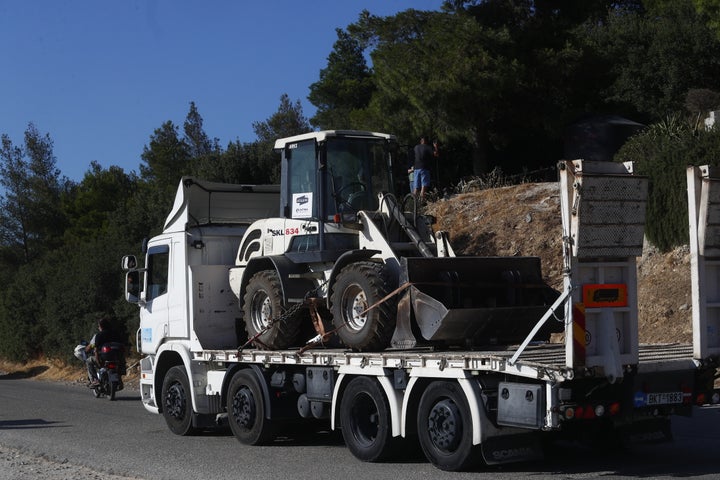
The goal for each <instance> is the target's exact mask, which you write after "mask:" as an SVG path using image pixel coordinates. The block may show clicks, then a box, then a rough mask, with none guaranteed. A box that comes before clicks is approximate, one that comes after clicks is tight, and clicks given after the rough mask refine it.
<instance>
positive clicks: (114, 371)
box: [74, 340, 127, 400]
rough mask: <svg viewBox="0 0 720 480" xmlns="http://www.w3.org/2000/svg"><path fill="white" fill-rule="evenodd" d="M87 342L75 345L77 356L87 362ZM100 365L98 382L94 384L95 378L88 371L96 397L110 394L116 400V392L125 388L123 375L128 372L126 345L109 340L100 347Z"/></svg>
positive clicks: (111, 398) (110, 397) (109, 396)
mask: <svg viewBox="0 0 720 480" xmlns="http://www.w3.org/2000/svg"><path fill="white" fill-rule="evenodd" d="M87 344H88V343H87V342H86V341H84V340H83V341H82V342H80V344H79V345H78V346H77V347H75V352H74V353H75V357H76V358H78V359H79V360H81V361H82V362H83V364H84V363H85V361H86V360H87V353H86V352H85V347H87ZM98 357H99V360H100V365H99V366H98V368H97V369H96V370H97V382H98V383H97V384H93V379H92V378H90V374H89V373H88V374H87V375H88V381H89V382H90V388H92V391H93V395H95V398H100V397H104V396H106V395H107V396H108V398H109V399H110V400H115V393H117V392H119V391H120V390H122V389H123V387H124V385H123V381H122V376H123V375H125V374H127V366H126V362H125V345H123V344H122V343H117V342H109V343H106V344H105V345H103V346H102V347H100V352H99V355H98Z"/></svg>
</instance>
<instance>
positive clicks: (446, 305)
mask: <svg viewBox="0 0 720 480" xmlns="http://www.w3.org/2000/svg"><path fill="white" fill-rule="evenodd" d="M400 264H401V273H400V283H401V284H405V283H406V282H407V284H409V287H408V288H407V289H406V291H405V295H404V296H403V298H401V299H400V301H399V303H398V323H397V326H396V331H395V334H394V336H393V339H392V346H393V347H396V348H411V347H413V346H415V345H416V344H418V343H431V344H435V343H437V344H442V345H445V346H463V347H472V346H482V345H495V344H513V343H520V342H522V341H523V340H524V339H525V337H526V336H527V335H528V334H529V333H530V331H531V330H532V328H533V327H534V326H535V324H536V323H537V322H538V320H540V318H541V317H542V316H543V314H544V313H545V312H546V311H547V309H548V307H549V305H551V304H552V302H553V301H554V300H555V298H557V296H558V292H556V291H555V290H553V289H552V288H550V287H549V286H548V285H547V284H545V283H544V282H543V280H542V275H541V270H540V259H539V258H537V257H443V258H422V257H418V258H402V259H401V262H400ZM412 319H414V321H413V320H412ZM546 325H547V326H546V327H544V328H543V329H541V330H540V331H539V332H538V334H537V335H536V337H535V340H547V339H548V338H549V336H550V333H552V332H553V331H558V332H560V331H563V330H564V327H563V324H562V323H560V322H548V323H547V324H546ZM418 337H419V338H418Z"/></svg>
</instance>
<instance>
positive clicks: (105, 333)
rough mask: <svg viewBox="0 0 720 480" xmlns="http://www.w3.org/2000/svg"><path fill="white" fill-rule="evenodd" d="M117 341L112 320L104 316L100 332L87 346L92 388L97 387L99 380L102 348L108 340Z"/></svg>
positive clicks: (99, 323) (101, 320)
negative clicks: (111, 323) (98, 373)
mask: <svg viewBox="0 0 720 480" xmlns="http://www.w3.org/2000/svg"><path fill="white" fill-rule="evenodd" d="M114 341H116V338H115V332H114V331H113V330H112V326H111V325H110V320H108V319H107V318H105V317H103V318H101V319H100V320H99V321H98V333H96V334H95V336H93V339H92V340H91V341H90V344H89V345H88V346H87V347H85V352H86V353H87V354H88V356H87V360H85V364H86V365H87V371H88V377H89V378H90V379H91V380H90V388H92V387H96V386H97V385H98V384H99V382H98V376H97V369H98V367H99V366H100V365H101V363H100V349H101V348H102V346H103V345H104V344H106V343H108V342H114Z"/></svg>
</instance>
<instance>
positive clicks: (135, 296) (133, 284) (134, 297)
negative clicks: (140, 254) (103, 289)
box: [125, 270, 140, 303]
mask: <svg viewBox="0 0 720 480" xmlns="http://www.w3.org/2000/svg"><path fill="white" fill-rule="evenodd" d="M125 300H126V301H127V302H129V303H140V272H139V271H137V270H131V271H129V272H127V273H126V274H125Z"/></svg>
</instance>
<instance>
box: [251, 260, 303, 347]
mask: <svg viewBox="0 0 720 480" xmlns="http://www.w3.org/2000/svg"><path fill="white" fill-rule="evenodd" d="M284 311H285V309H284V308H283V298H282V288H281V285H280V278H279V277H278V274H277V272H276V271H274V270H263V271H261V272H258V273H256V274H255V275H253V276H252V278H250V282H249V283H248V286H247V289H246V291H245V296H244V297H243V318H244V319H245V330H246V331H247V334H248V338H253V337H255V336H256V335H257V334H258V333H260V332H261V331H263V329H265V328H267V326H268V325H269V324H270V322H271V321H273V322H274V323H273V325H272V327H270V328H269V329H268V330H267V331H266V332H265V333H263V334H262V335H260V336H259V337H258V338H257V340H258V342H255V343H256V345H257V346H258V347H260V348H263V347H267V348H269V349H271V350H281V349H283V348H287V347H289V346H291V345H292V344H293V342H295V341H296V340H297V337H298V333H299V331H300V323H301V322H300V319H299V316H298V315H297V314H295V315H283V312H284Z"/></svg>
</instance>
